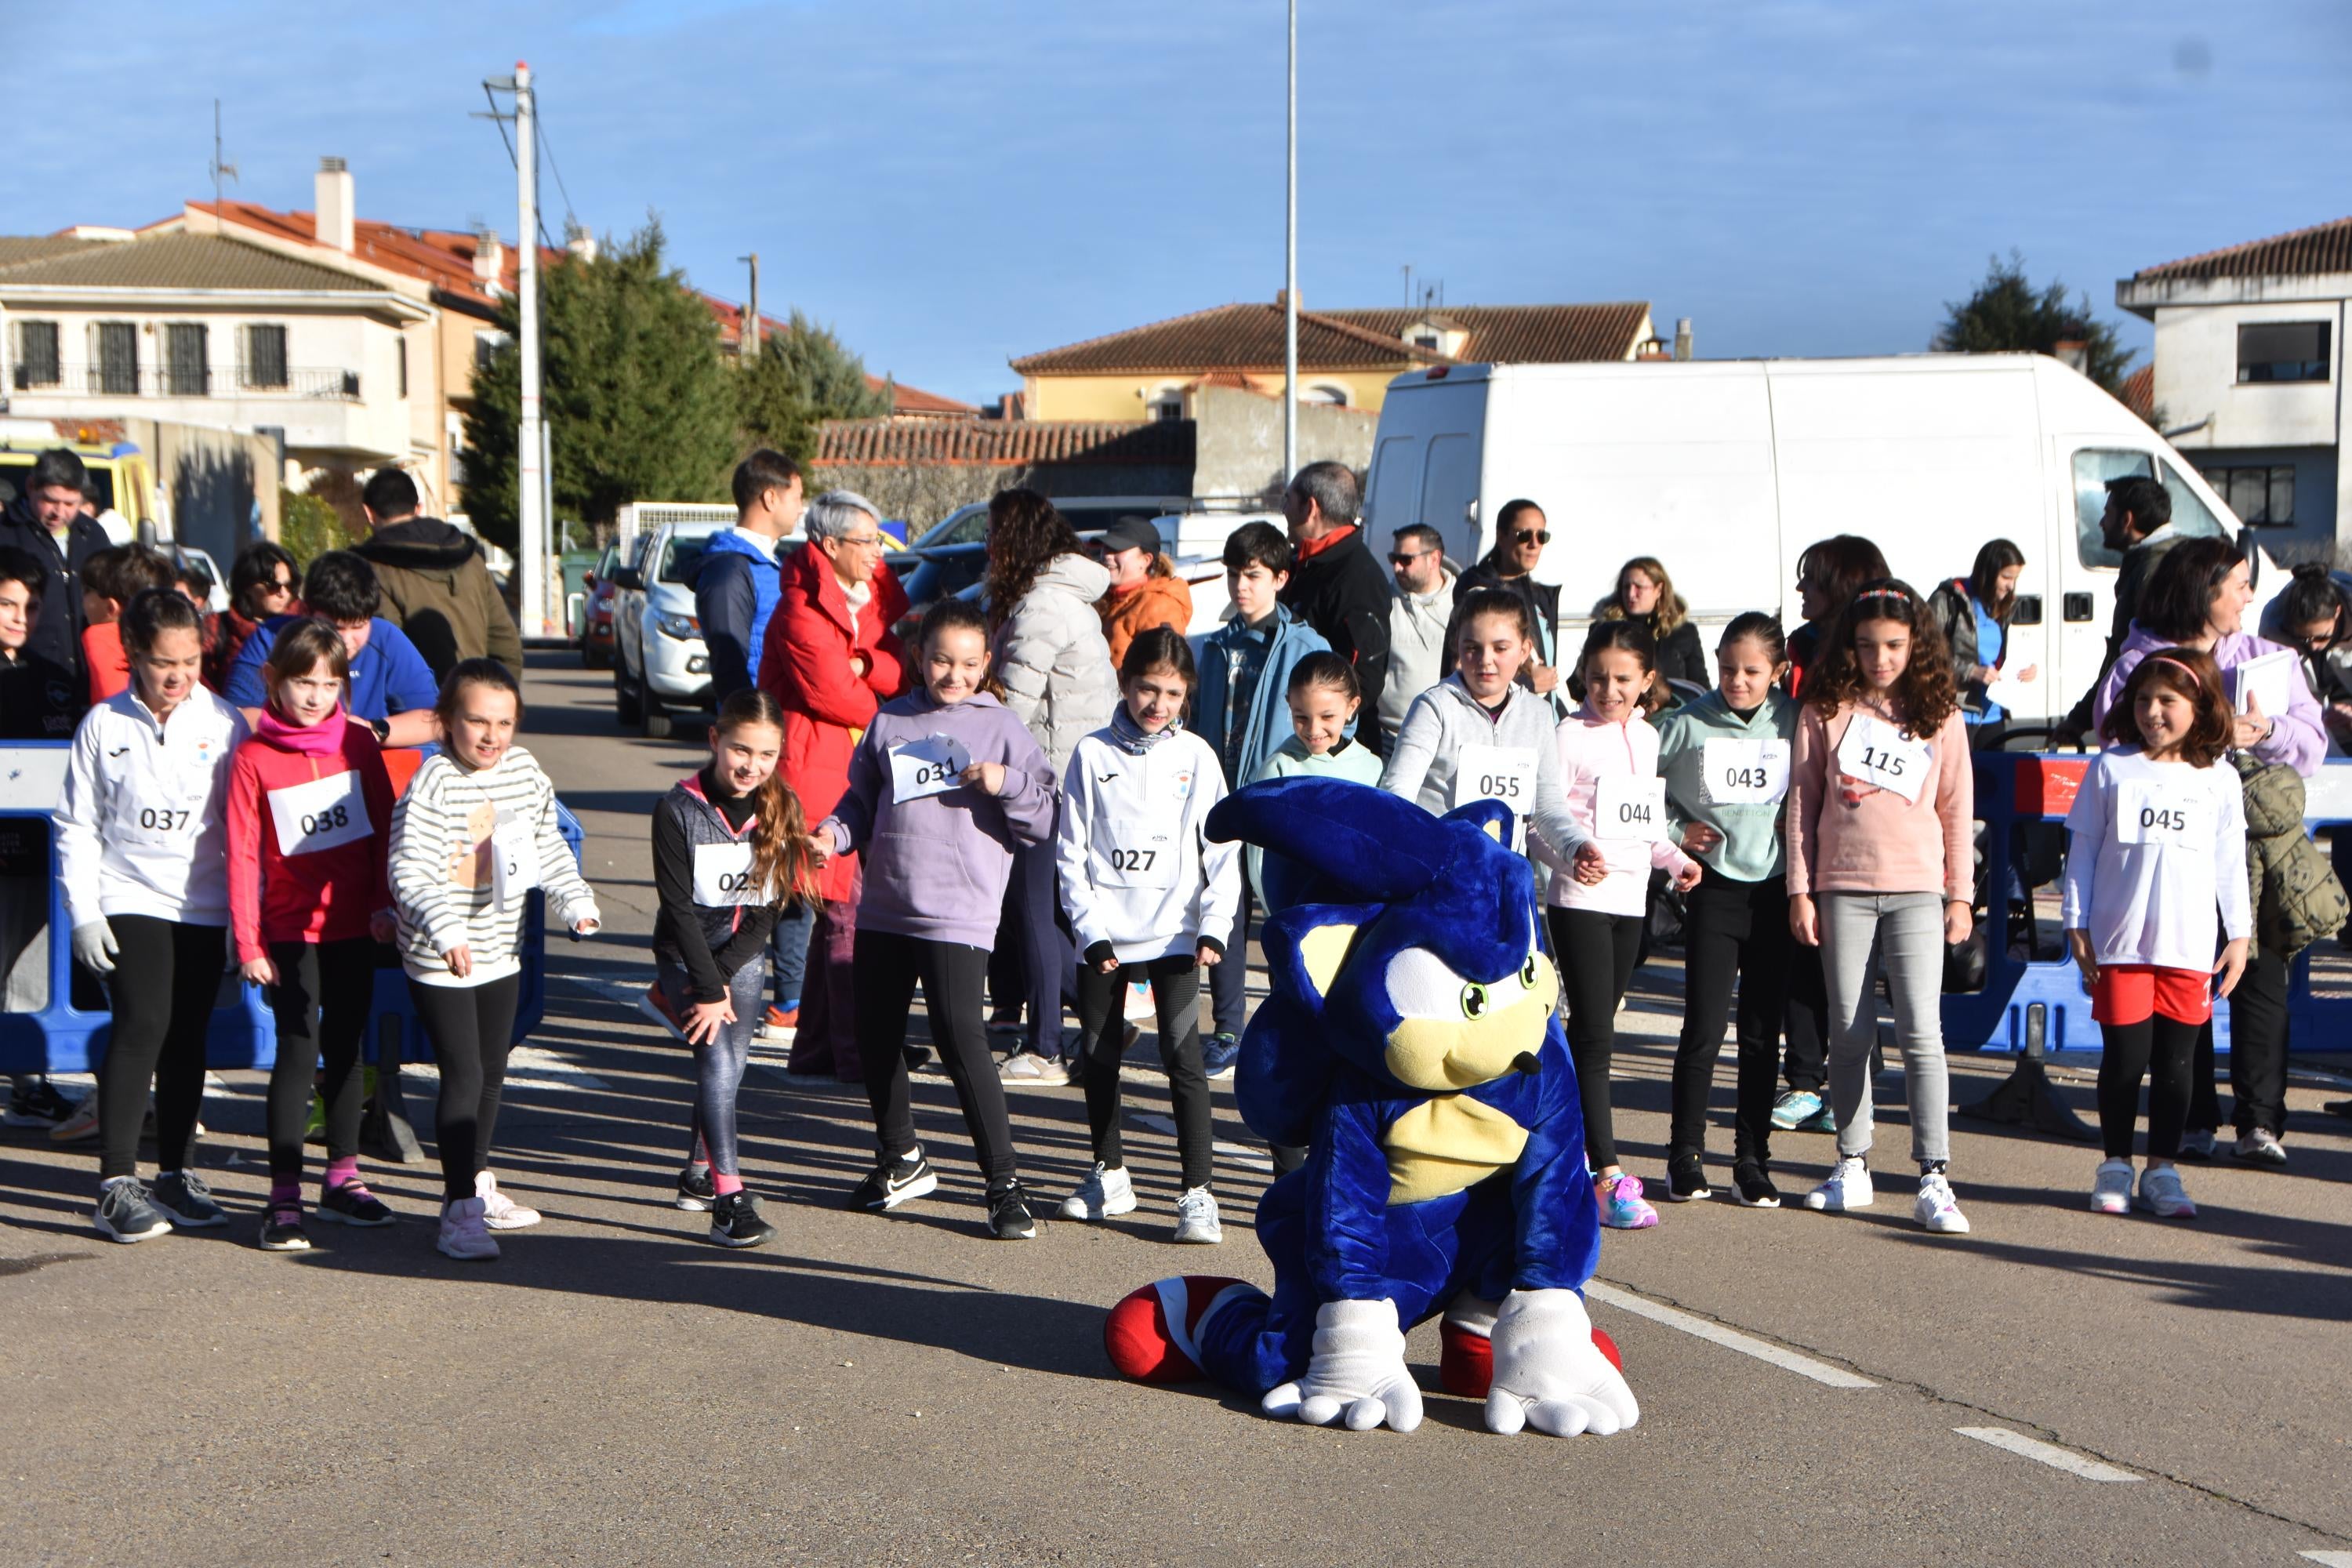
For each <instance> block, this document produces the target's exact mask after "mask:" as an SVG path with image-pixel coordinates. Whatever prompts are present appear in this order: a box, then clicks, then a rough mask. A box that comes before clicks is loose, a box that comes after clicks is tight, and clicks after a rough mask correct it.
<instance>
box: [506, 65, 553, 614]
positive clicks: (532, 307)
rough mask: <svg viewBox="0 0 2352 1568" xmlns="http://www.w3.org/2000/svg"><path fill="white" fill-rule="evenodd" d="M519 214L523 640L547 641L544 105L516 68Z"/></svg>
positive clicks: (526, 70)
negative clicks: (542, 395) (540, 125)
mask: <svg viewBox="0 0 2352 1568" xmlns="http://www.w3.org/2000/svg"><path fill="white" fill-rule="evenodd" d="M514 95H515V210H516V214H517V228H516V234H517V236H518V237H519V238H520V242H521V253H520V255H519V256H518V257H517V258H515V260H516V272H517V276H518V279H519V282H518V283H517V286H516V290H515V292H516V295H517V299H518V302H519V303H520V306H521V309H522V342H521V344H520V348H521V350H522V428H521V429H520V431H519V432H517V439H516V442H515V447H516V456H517V457H518V458H520V461H521V464H522V472H521V474H520V482H519V483H518V484H517V485H516V487H515V503H516V510H517V512H518V514H519V515H518V518H517V525H518V526H517V528H516V534H517V538H516V541H515V543H516V549H515V555H516V560H517V567H516V569H517V571H518V572H519V573H520V577H519V578H518V581H519V583H520V593H519V594H518V595H516V597H517V599H518V600H519V602H520V608H521V611H522V626H521V628H520V629H521V632H522V635H523V636H525V637H546V636H548V635H550V634H549V631H548V625H547V584H546V577H547V510H546V504H547V492H546V489H545V485H546V482H547V479H546V473H547V470H546V451H547V448H546V447H545V446H544V445H543V444H542V439H543V438H542V437H541V434H540V408H539V138H538V134H537V132H536V128H535V125H534V123H533V122H534V121H536V120H537V118H538V112H539V110H538V103H537V101H536V99H535V97H534V95H533V94H532V92H531V88H530V66H528V65H526V64H524V63H523V62H522V61H520V60H517V61H516V62H515V73H514Z"/></svg>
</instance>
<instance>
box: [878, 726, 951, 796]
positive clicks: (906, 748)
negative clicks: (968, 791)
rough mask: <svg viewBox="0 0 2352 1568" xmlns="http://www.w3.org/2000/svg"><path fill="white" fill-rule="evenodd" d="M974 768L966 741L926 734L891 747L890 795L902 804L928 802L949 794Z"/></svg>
mask: <svg viewBox="0 0 2352 1568" xmlns="http://www.w3.org/2000/svg"><path fill="white" fill-rule="evenodd" d="M970 766H971V752H968V751H966V750H965V749H964V745H963V742H961V741H958V740H955V739H954V738H952V737H950V736H947V735H926V736H924V737H923V738H922V739H921V740H919V741H907V742H901V743H899V744H898V745H896V746H893V747H891V748H890V795H891V797H892V798H893V799H895V800H898V801H902V802H903V801H909V800H925V799H928V798H929V797H930V796H932V795H945V794H947V792H948V791H950V790H951V789H953V788H955V787H956V785H957V784H959V783H961V780H962V777H963V771H964V769H966V768H968V767H970Z"/></svg>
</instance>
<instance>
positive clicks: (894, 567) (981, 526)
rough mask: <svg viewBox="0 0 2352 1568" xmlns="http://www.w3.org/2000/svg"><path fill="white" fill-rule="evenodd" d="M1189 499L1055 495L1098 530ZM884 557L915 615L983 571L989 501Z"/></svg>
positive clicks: (962, 510) (1084, 526)
mask: <svg viewBox="0 0 2352 1568" xmlns="http://www.w3.org/2000/svg"><path fill="white" fill-rule="evenodd" d="M1192 505H1193V502H1192V499H1191V498H1190V497H1187V496H1061V497H1056V498H1055V501H1054V507H1055V510H1057V511H1059V512H1060V513H1061V514H1062V515H1063V516H1064V517H1066V518H1067V519H1069V520H1070V526H1071V527H1072V528H1075V529H1076V530H1077V531H1078V532H1079V533H1080V534H1081V535H1087V534H1095V533H1099V532H1101V531H1103V530H1104V529H1106V528H1108V527H1109V526H1110V525H1111V524H1112V522H1114V521H1117V520H1118V519H1119V518H1122V517H1160V516H1162V515H1164V514H1167V513H1171V512H1181V511H1185V510H1189V509H1191V508H1192ZM1162 532H1166V530H1165V529H1163V530H1162ZM1220 537H1221V538H1222V536H1220ZM883 560H884V561H885V562H886V563H887V564H888V565H889V567H890V570H891V571H892V572H893V573H895V574H897V576H898V585H899V586H900V587H902V588H904V589H906V590H907V602H908V605H910V606H911V608H912V611H913V613H914V614H915V615H918V616H919V615H921V614H922V613H923V612H924V611H925V610H927V609H929V608H930V607H931V606H932V605H935V604H937V603H938V602H939V601H940V600H941V599H947V598H953V597H954V596H956V595H959V594H961V593H962V592H963V591H964V590H965V589H966V588H969V587H970V586H971V584H974V583H977V582H979V581H980V580H981V579H982V577H984V576H986V575H988V503H987V502H986V501H974V502H972V503H971V505H970V506H960V507H958V508H956V510H953V511H951V512H950V513H948V515H947V516H946V517H944V518H942V519H940V521H939V522H937V523H936V524H934V525H933V526H932V527H931V528H930V529H929V531H926V532H925V533H924V534H923V536H922V537H921V538H920V539H918V540H917V541H915V542H914V543H913V544H911V545H909V546H908V548H907V549H905V550H903V551H898V552H892V553H891V554H888V555H886V556H884V557H883Z"/></svg>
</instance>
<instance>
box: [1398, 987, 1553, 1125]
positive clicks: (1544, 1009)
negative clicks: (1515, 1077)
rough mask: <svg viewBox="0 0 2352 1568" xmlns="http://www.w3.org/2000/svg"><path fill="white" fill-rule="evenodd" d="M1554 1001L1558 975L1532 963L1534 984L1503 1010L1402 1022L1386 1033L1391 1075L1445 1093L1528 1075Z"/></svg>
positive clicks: (1500, 1008) (1403, 1081) (1404, 1081)
mask: <svg viewBox="0 0 2352 1568" xmlns="http://www.w3.org/2000/svg"><path fill="white" fill-rule="evenodd" d="M1558 1002H1559V973H1558V971H1556V970H1554V969H1553V968H1552V966H1551V962H1550V961H1549V959H1543V958H1538V960H1537V961H1536V979H1535V984H1532V985H1529V986H1528V987H1527V989H1526V990H1525V991H1523V992H1521V993H1520V994H1519V996H1518V998H1517V1000H1516V1001H1513V1002H1512V1003H1510V1004H1509V1005H1507V1006H1503V1007H1498V1008H1496V1009H1495V1010H1494V1011H1493V1012H1491V1013H1488V1014H1487V1015H1486V1016H1483V1017H1477V1018H1407V1019H1405V1020H1403V1021H1402V1022H1401V1023H1400V1024H1398V1025H1397V1026H1396V1027H1395V1028H1393V1029H1391V1030H1390V1031H1389V1043H1388V1050H1387V1052H1386V1054H1385V1059H1386V1062H1387V1066H1388V1069H1389V1072H1390V1075H1391V1076H1392V1077H1393V1078H1394V1079H1396V1080H1397V1081H1398V1082H1399V1083H1402V1084H1405V1085H1408V1086H1410V1087H1412V1088H1413V1089H1427V1090H1429V1091H1431V1092H1433V1093H1444V1092H1446V1091H1448V1090H1453V1089H1473V1088H1475V1087H1476V1086H1477V1085H1479V1084H1482V1083H1492V1082H1494V1081H1495V1080H1496V1079H1498V1078H1501V1077H1502V1076H1503V1075H1504V1074H1505V1073H1508V1072H1533V1071H1534V1070H1535V1064H1536V1059H1537V1057H1538V1053H1540V1052H1541V1051H1542V1049H1543V1043H1544V1033H1545V1031H1546V1030H1547V1029H1548V1028H1549V1026H1550V1025H1551V1014H1552V1007H1553V1005H1555V1004H1556V1003H1558Z"/></svg>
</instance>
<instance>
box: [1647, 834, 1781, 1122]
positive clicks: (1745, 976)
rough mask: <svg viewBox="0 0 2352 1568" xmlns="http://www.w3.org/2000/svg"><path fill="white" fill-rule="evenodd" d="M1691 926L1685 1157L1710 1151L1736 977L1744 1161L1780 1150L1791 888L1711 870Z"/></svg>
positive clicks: (1681, 1080) (1684, 1055)
mask: <svg viewBox="0 0 2352 1568" xmlns="http://www.w3.org/2000/svg"><path fill="white" fill-rule="evenodd" d="M1686 902H1687V909H1688V911H1689V912H1688V918H1687V919H1686V921H1685V924H1684V927H1683V1033H1682V1040H1681V1042H1680V1044H1678V1045H1677V1046H1676V1047H1675V1112H1674V1131H1673V1133H1672V1135H1671V1137H1670V1139H1669V1142H1668V1145H1667V1146H1668V1148H1669V1149H1670V1150H1671V1151H1672V1152H1673V1153H1674V1155H1675V1156H1676V1157H1680V1156H1682V1155H1685V1154H1687V1155H1693V1156H1696V1155H1700V1154H1703V1153H1705V1152H1706V1099H1707V1091H1708V1089H1710V1088H1712V1087H1713V1085H1714V1082H1715V1064H1716V1059H1717V1057H1719V1056H1720V1055H1721V1054H1722V1052H1723V1025H1724V1018H1725V1015H1726V1014H1727V1013H1728V1012H1729V1011H1730V1009H1731V987H1732V982H1733V981H1734V980H1737V981H1738V984H1739V1014H1738V1025H1737V1032H1736V1038H1737V1039H1738V1043H1739V1089H1738V1100H1737V1101H1736V1108H1735V1110H1733V1113H1732V1135H1731V1157H1732V1161H1733V1163H1735V1164H1738V1165H1748V1164H1754V1165H1757V1166H1759V1167H1760V1166H1762V1165H1764V1164H1765V1163H1767V1162H1768V1161H1769V1160H1770V1158H1771V1155H1772V1092H1773V1087H1774V1085H1775V1084H1776V1083H1777V1082H1778V1081H1779V1079H1780V1070H1779V1068H1780V1061H1779V1055H1780V1053H1779V1049H1778V1047H1779V1046H1780V1016H1781V1012H1782V1010H1783V1008H1784V1007H1785V1006H1786V1005H1787V1002H1788V993H1789V949H1790V947H1792V946H1793V945H1795V940H1796V939H1795V938H1793V937H1791V936H1790V934H1789V884H1788V882H1787V880H1786V879H1783V878H1780V877H1773V878H1770V879H1768V880H1765V881H1761V882H1742V881H1738V880H1735V879H1732V878H1729V877H1726V876H1724V875H1723V874H1722V873H1721V872H1719V871H1717V870H1716V869H1715V868H1714V867H1712V866H1709V867H1706V868H1704V870H1703V872H1702V874H1701V875H1700V877H1699V883H1698V886H1697V887H1696V888H1693V889H1691V890H1690V895H1689V898H1688V900H1687V901H1686Z"/></svg>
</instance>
